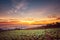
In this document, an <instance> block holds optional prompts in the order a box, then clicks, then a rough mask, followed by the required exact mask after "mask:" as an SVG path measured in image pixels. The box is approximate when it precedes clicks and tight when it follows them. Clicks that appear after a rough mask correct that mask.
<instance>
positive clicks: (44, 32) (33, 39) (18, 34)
mask: <svg viewBox="0 0 60 40" xmlns="http://www.w3.org/2000/svg"><path fill="white" fill-rule="evenodd" d="M0 40H60V28H52V29H39V30H9V31H2V32H0Z"/></svg>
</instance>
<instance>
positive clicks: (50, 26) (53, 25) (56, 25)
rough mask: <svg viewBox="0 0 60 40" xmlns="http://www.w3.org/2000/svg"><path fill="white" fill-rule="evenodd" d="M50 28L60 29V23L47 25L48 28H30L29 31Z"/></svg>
mask: <svg viewBox="0 0 60 40" xmlns="http://www.w3.org/2000/svg"><path fill="white" fill-rule="evenodd" d="M48 28H60V23H59V22H56V23H52V24H47V25H46V26H41V27H35V28H29V29H48Z"/></svg>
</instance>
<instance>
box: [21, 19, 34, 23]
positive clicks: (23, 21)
mask: <svg viewBox="0 0 60 40" xmlns="http://www.w3.org/2000/svg"><path fill="white" fill-rule="evenodd" d="M21 22H22V23H24V24H26V23H27V24H32V23H33V22H35V21H29V20H21Z"/></svg>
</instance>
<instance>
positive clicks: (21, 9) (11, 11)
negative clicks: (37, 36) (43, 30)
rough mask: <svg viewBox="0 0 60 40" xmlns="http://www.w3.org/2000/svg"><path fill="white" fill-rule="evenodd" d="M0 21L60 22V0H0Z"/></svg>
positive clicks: (27, 22) (23, 22)
mask: <svg viewBox="0 0 60 40" xmlns="http://www.w3.org/2000/svg"><path fill="white" fill-rule="evenodd" d="M0 22H12V23H22V24H25V23H26V24H47V23H52V22H60V0H0Z"/></svg>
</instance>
